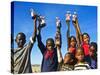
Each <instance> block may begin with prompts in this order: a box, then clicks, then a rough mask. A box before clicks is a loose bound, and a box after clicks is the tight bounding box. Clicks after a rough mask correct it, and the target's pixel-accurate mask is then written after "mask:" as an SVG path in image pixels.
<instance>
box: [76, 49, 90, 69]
mask: <svg viewBox="0 0 100 75" xmlns="http://www.w3.org/2000/svg"><path fill="white" fill-rule="evenodd" d="M75 58H76V64H75V65H74V70H87V69H90V66H89V64H88V63H87V62H86V61H85V59H84V58H85V55H84V51H83V49H82V48H78V49H77V50H76V53H75Z"/></svg>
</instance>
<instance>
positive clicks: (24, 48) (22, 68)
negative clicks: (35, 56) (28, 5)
mask: <svg viewBox="0 0 100 75" xmlns="http://www.w3.org/2000/svg"><path fill="white" fill-rule="evenodd" d="M35 39H36V18H35V19H34V33H33V36H32V37H31V38H30V42H29V43H28V44H27V45H24V44H25V42H26V36H25V34H24V33H22V32H20V33H18V34H17V36H16V39H15V41H16V43H17V46H18V48H16V49H12V50H13V53H12V54H13V58H12V60H11V61H12V62H14V65H12V66H13V69H12V73H14V74H19V73H32V69H31V61H30V55H31V50H32V47H33V45H34V43H35Z"/></svg>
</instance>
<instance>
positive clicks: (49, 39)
mask: <svg viewBox="0 0 100 75" xmlns="http://www.w3.org/2000/svg"><path fill="white" fill-rule="evenodd" d="M48 41H51V42H52V43H53V44H54V40H53V39H52V38H48V39H47V40H46V44H47V43H48Z"/></svg>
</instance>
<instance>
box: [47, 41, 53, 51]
mask: <svg viewBox="0 0 100 75" xmlns="http://www.w3.org/2000/svg"><path fill="white" fill-rule="evenodd" d="M46 47H47V49H48V50H53V49H54V40H53V39H48V40H47V41H46Z"/></svg>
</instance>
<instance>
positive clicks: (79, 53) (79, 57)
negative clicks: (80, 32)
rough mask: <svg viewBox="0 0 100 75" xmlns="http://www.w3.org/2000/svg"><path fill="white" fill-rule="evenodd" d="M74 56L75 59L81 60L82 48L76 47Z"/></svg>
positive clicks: (82, 56) (82, 59)
mask: <svg viewBox="0 0 100 75" xmlns="http://www.w3.org/2000/svg"><path fill="white" fill-rule="evenodd" d="M75 57H76V59H77V61H78V62H83V61H84V52H83V50H82V49H80V48H79V49H77V50H76V54H75Z"/></svg>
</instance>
